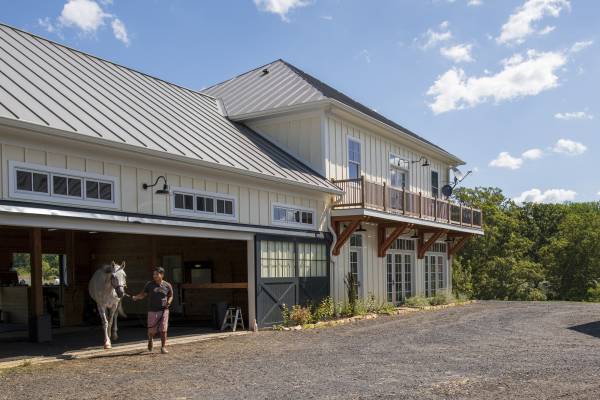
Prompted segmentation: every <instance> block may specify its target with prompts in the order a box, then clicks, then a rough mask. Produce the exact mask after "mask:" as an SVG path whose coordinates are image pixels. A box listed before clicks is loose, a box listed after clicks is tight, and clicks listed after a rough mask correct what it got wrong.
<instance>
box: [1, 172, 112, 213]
mask: <svg viewBox="0 0 600 400" xmlns="http://www.w3.org/2000/svg"><path fill="white" fill-rule="evenodd" d="M9 169H10V175H9V196H10V197H12V198H18V199H26V200H43V201H47V202H56V203H67V204H77V205H97V206H102V207H111V208H115V207H117V199H118V193H117V188H118V178H117V177H112V176H105V175H99V174H95V173H89V172H84V171H75V170H67V169H62V168H53V167H47V166H43V165H36V164H29V163H22V162H16V161H13V162H10V163H9Z"/></svg>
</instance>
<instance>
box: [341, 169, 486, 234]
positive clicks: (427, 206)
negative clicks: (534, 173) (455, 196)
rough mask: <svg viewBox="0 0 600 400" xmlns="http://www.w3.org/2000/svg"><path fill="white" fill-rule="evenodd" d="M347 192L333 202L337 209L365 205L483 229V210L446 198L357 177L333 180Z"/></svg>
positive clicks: (372, 208)
mask: <svg viewBox="0 0 600 400" xmlns="http://www.w3.org/2000/svg"><path fill="white" fill-rule="evenodd" d="M333 183H334V184H335V185H337V186H338V187H339V188H340V189H341V190H343V191H344V194H343V195H341V196H340V198H338V199H337V200H336V201H335V202H334V205H333V208H334V209H353V208H362V209H370V210H376V211H383V212H385V213H389V214H394V215H402V216H406V217H412V218H418V219H421V220H426V221H432V222H436V223H442V224H447V225H449V229H452V228H451V226H460V227H465V228H474V229H482V228H483V226H482V213H481V210H478V209H475V208H471V207H465V206H463V205H460V204H456V203H453V202H450V201H447V200H441V199H437V198H433V197H428V196H423V195H422V194H421V193H414V192H411V191H408V190H404V189H396V188H392V187H389V186H387V185H386V184H385V183H383V184H379V183H374V182H370V181H368V180H366V179H365V177H364V176H363V177H361V178H358V179H342V180H333Z"/></svg>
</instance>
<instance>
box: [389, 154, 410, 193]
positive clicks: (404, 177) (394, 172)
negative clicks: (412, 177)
mask: <svg viewBox="0 0 600 400" xmlns="http://www.w3.org/2000/svg"><path fill="white" fill-rule="evenodd" d="M408 165H409V162H408V160H406V159H404V158H402V157H400V156H397V155H396V154H390V185H391V186H393V187H396V188H403V187H408Z"/></svg>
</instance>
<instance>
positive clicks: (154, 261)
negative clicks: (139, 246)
mask: <svg viewBox="0 0 600 400" xmlns="http://www.w3.org/2000/svg"><path fill="white" fill-rule="evenodd" d="M156 242H157V238H156V236H150V269H152V270H153V269H154V268H156V267H160V266H161V265H159V262H158V252H157V249H156V248H157V244H156Z"/></svg>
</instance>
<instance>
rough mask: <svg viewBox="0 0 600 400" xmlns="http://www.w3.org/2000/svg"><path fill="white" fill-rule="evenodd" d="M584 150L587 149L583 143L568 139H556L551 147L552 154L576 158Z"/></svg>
mask: <svg viewBox="0 0 600 400" xmlns="http://www.w3.org/2000/svg"><path fill="white" fill-rule="evenodd" d="M586 150H587V147H586V146H585V145H584V144H583V143H579V142H575V141H573V140H569V139H558V141H557V142H556V144H555V145H554V147H552V151H553V152H555V153H558V154H566V155H569V156H578V155H580V154H583V153H585V151H586Z"/></svg>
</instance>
